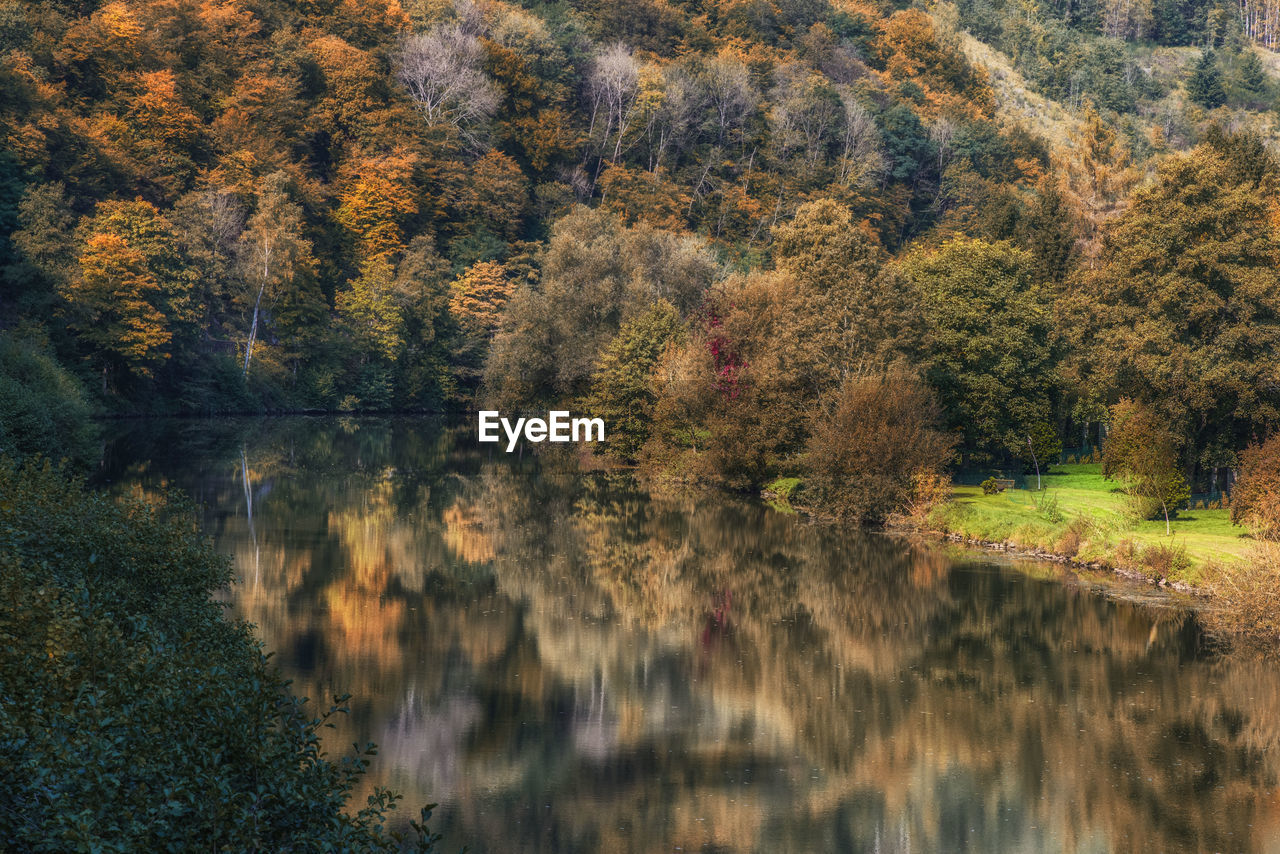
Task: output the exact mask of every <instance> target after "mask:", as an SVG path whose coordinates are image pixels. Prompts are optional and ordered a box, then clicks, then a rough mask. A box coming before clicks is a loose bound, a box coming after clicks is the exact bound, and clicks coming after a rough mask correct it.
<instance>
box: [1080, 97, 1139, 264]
mask: <svg viewBox="0 0 1280 854" xmlns="http://www.w3.org/2000/svg"><path fill="white" fill-rule="evenodd" d="M1137 180H1138V174H1137V171H1136V170H1135V169H1134V167H1133V163H1132V156H1131V152H1130V151H1129V147H1128V146H1127V145H1126V144H1125V143H1124V141H1123V140H1122V139H1121V138H1120V137H1119V136H1118V135H1117V134H1116V132H1115V130H1114V129H1113V128H1111V127H1110V126H1109V125H1108V123H1107V122H1105V121H1103V119H1102V117H1101V116H1100V115H1098V113H1097V111H1095V110H1094V109H1093V108H1092V107H1090V108H1089V109H1088V110H1086V111H1085V116H1084V123H1083V124H1082V126H1081V128H1080V130H1079V132H1078V133H1076V134H1075V135H1074V136H1073V138H1072V146H1071V156H1070V159H1069V160H1068V161H1067V164H1066V180H1065V182H1064V189H1065V190H1066V194H1067V197H1068V199H1069V200H1070V201H1071V202H1072V203H1073V204H1074V206H1075V207H1076V209H1077V210H1078V211H1079V212H1080V216H1081V218H1082V220H1083V225H1084V235H1083V239H1082V247H1081V248H1082V251H1083V254H1084V255H1085V257H1086V258H1090V259H1092V258H1096V257H1097V254H1098V252H1099V251H1101V242H1102V241H1101V237H1102V231H1103V228H1104V227H1105V226H1106V225H1107V223H1108V222H1110V221H1111V220H1112V219H1114V218H1115V217H1116V216H1118V215H1119V214H1120V213H1121V212H1122V211H1123V210H1124V208H1125V206H1126V205H1127V203H1128V197H1129V192H1130V190H1131V189H1132V188H1133V186H1134V184H1135V183H1137Z"/></svg>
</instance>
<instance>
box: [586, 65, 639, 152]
mask: <svg viewBox="0 0 1280 854" xmlns="http://www.w3.org/2000/svg"><path fill="white" fill-rule="evenodd" d="M587 90H588V92H589V93H590V96H591V131H590V132H591V133H592V134H593V135H594V133H595V128H596V122H597V121H598V120H599V118H600V113H601V111H603V112H604V128H603V132H602V133H601V135H600V141H601V149H602V151H603V150H604V149H606V148H608V144H609V140H610V138H613V137H614V136H615V134H616V142H615V143H614V146H613V158H612V159H613V162H615V163H616V162H617V161H618V158H619V157H620V156H621V155H622V140H623V138H624V137H625V136H626V134H627V131H628V130H629V128H630V125H631V120H632V119H633V118H634V114H635V108H636V95H637V93H638V92H639V90H640V63H639V62H637V61H636V58H635V57H634V56H632V55H631V48H629V47H627V46H626V45H625V44H623V43H622V42H617V43H615V44H614V45H612V46H611V47H609V48H606V49H605V50H604V51H603V52H602V53H601V54H600V55H599V56H597V57H596V59H595V62H593V63H592V64H591V72H590V74H589V75H588V78H587ZM601 156H603V154H602V155H601Z"/></svg>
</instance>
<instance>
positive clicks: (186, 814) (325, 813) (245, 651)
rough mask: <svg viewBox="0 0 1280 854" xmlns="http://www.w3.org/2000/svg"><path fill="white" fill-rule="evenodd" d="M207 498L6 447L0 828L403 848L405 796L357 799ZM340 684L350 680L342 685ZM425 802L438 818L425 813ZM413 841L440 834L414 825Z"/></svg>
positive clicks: (66, 838) (352, 762)
mask: <svg viewBox="0 0 1280 854" xmlns="http://www.w3.org/2000/svg"><path fill="white" fill-rule="evenodd" d="M230 578H231V571H230V566H229V564H228V562H227V561H226V560H225V559H224V558H222V557H220V556H219V555H217V554H216V553H215V552H214V551H213V550H212V548H211V547H210V546H209V544H208V543H207V542H206V541H205V540H203V539H202V538H201V537H200V536H199V534H198V533H197V531H196V528H195V526H194V524H193V514H192V513H191V512H190V508H189V507H187V506H184V505H182V504H170V503H164V502H159V501H142V500H138V499H134V500H123V501H117V500H114V499H112V498H110V497H107V496H105V495H101V494H95V493H91V492H86V491H84V490H83V488H82V486H81V485H80V484H79V483H77V482H75V481H71V480H68V479H67V478H65V477H64V476H63V475H62V474H61V473H60V472H58V471H56V470H54V469H53V468H52V467H51V466H49V465H47V464H46V465H43V466H37V465H35V464H34V463H28V464H26V465H23V466H21V467H19V466H17V465H15V464H13V463H11V462H6V461H3V460H0V650H2V652H0V691H3V696H4V703H3V704H2V705H0V749H3V751H4V754H5V756H6V761H5V763H4V764H3V766H0V768H2V769H3V770H0V838H3V839H4V840H5V842H6V844H7V845H12V846H14V847H15V849H16V850H24V851H69V850H86V851H88V850H92V851H104V852H106V851H186V850H197V849H199V850H208V851H303V850H306V851H331V850H332V851H339V850H341V851H394V850H400V848H401V845H402V843H403V842H406V841H404V840H400V839H399V838H398V837H397V836H396V835H394V834H391V833H388V832H387V831H386V830H385V829H384V820H385V818H386V816H387V813H388V811H389V810H390V809H392V808H393V806H394V802H395V799H396V798H395V796H394V795H391V794H390V793H388V792H385V791H378V792H376V793H375V795H373V796H372V797H371V798H370V799H369V802H368V804H367V806H366V807H365V808H364V809H362V810H360V811H358V812H354V813H348V812H347V811H346V806H347V801H348V799H349V797H350V796H351V794H352V791H353V789H354V787H355V784H356V782H357V781H358V779H359V777H360V775H361V774H362V773H363V772H364V770H365V768H366V765H367V762H368V760H367V757H368V756H369V755H371V754H372V752H373V750H372V746H370V747H369V748H367V749H366V750H365V751H364V752H362V753H361V754H359V755H356V756H354V757H349V758H345V759H342V760H341V761H338V762H334V761H330V760H329V759H328V758H326V757H325V755H324V754H323V753H322V752H321V749H320V741H319V729H320V727H321V726H323V725H324V721H325V718H327V717H328V716H329V715H331V714H334V713H336V712H337V711H339V710H338V709H337V708H332V709H330V710H329V712H328V713H326V714H323V715H320V716H319V717H316V716H314V715H313V714H312V713H311V712H310V711H309V710H308V709H307V708H306V706H305V705H304V702H305V701H303V700H301V699H299V698H296V697H294V696H292V695H291V694H290V693H289V692H288V689H287V685H286V684H285V683H284V682H283V681H282V680H281V679H280V677H279V676H278V675H277V673H276V672H275V670H274V668H273V667H271V666H270V665H269V663H268V659H267V657H266V656H265V655H264V654H263V652H262V650H261V648H260V646H259V645H258V644H257V642H256V641H255V640H254V638H253V635H252V633H251V631H250V627H248V626H246V625H244V624H240V623H232V622H229V621H227V620H225V619H223V615H222V609H221V606H219V605H218V604H216V603H215V602H213V601H212V600H211V599H210V598H209V594H210V593H211V592H212V591H214V590H216V589H218V588H219V587H223V586H225V585H226V584H227V583H228V582H229V581H230ZM338 699H339V702H340V701H341V700H342V699H343V698H338ZM425 817H426V812H425V811H424V815H423V819H424V821H425ZM413 826H414V833H415V837H416V838H415V839H414V840H412V841H410V842H409V844H411V845H413V846H414V847H415V848H416V849H417V850H419V851H427V850H430V849H431V847H432V844H433V842H434V841H435V840H434V839H433V837H432V836H431V834H429V833H428V832H427V831H426V829H425V828H424V827H422V826H421V825H417V824H414V825H413Z"/></svg>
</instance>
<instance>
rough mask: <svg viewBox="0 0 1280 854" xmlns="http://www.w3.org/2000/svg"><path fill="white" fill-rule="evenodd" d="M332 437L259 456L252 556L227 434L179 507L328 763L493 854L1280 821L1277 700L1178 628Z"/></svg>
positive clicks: (957, 570) (394, 442)
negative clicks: (357, 764) (196, 499)
mask: <svg viewBox="0 0 1280 854" xmlns="http://www.w3.org/2000/svg"><path fill="white" fill-rule="evenodd" d="M350 429H351V431H352V432H350V433H344V432H342V431H340V430H334V429H333V427H332V425H331V424H324V425H315V429H314V431H313V433H311V434H309V435H308V434H306V433H300V434H294V435H288V436H282V437H281V438H280V439H278V440H272V439H271V438H270V437H269V436H268V437H267V438H265V439H263V440H261V441H260V442H259V443H258V444H257V446H256V449H255V447H254V446H250V447H249V450H248V454H247V455H246V458H247V459H255V460H256V461H255V462H253V463H250V464H249V465H247V466H246V467H245V468H247V471H248V480H249V481H250V482H251V484H252V489H251V490H250V494H251V495H253V496H254V524H253V529H252V530H253V533H252V534H251V532H250V528H249V525H248V524H247V522H248V520H247V518H246V517H245V513H244V502H245V497H244V494H245V493H244V487H243V484H242V483H241V482H240V481H239V480H237V479H236V478H235V477H234V476H233V473H235V472H239V471H240V466H241V464H240V457H239V447H240V446H239V445H235V446H234V453H235V455H236V456H235V458H234V461H232V460H231V458H230V457H229V456H228V458H227V459H226V461H225V462H223V463H217V464H212V465H203V464H202V465H201V466H199V467H198V468H202V469H203V470H204V471H208V472H223V473H224V474H221V475H208V476H206V477H210V478H212V479H211V480H208V481H205V480H198V479H197V483H198V486H197V488H196V489H193V490H192V491H193V492H198V493H200V494H202V495H203V496H204V497H205V499H206V500H208V499H213V504H212V505H211V514H212V517H213V518H214V519H216V520H219V521H218V522H217V525H216V528H215V530H216V532H217V534H218V538H219V542H220V543H222V544H223V546H224V547H228V548H231V549H232V550H233V552H234V554H235V555H236V561H237V565H238V567H239V570H240V574H241V575H242V576H245V577H246V578H247V579H248V578H249V577H251V572H250V570H251V568H252V567H251V565H250V564H249V561H250V560H251V559H253V555H255V554H258V555H260V556H261V557H260V558H259V562H258V575H257V578H258V581H257V582H256V583H252V584H248V583H247V584H246V585H245V586H244V587H242V588H241V590H240V591H239V592H238V594H237V598H236V603H237V608H238V609H239V613H241V614H242V615H244V616H246V617H248V618H250V619H253V620H255V621H257V622H258V623H259V624H260V625H261V627H262V632H263V635H264V637H265V639H266V640H267V643H268V644H269V645H270V646H271V647H272V648H275V649H278V650H280V652H281V655H282V660H283V662H284V663H285V664H286V666H288V667H289V668H290V672H291V673H293V674H294V675H295V677H296V679H297V680H298V682H299V686H298V688H299V690H300V691H302V693H304V694H307V695H309V696H312V697H323V696H324V695H325V694H327V693H330V692H332V691H334V690H337V689H341V690H350V691H353V692H354V693H355V694H356V700H355V705H354V706H353V717H352V719H351V720H350V721H348V722H347V723H345V724H344V725H343V728H342V729H340V730H339V731H338V732H336V733H335V734H334V744H335V745H337V744H344V743H348V742H350V741H352V740H356V739H366V738H369V739H373V740H375V741H377V742H379V744H380V745H381V746H382V749H381V751H380V765H379V766H375V767H376V768H380V769H381V771H380V773H382V774H383V777H382V778H381V781H380V782H382V783H384V784H389V785H396V786H399V787H401V788H404V789H406V790H407V792H406V793H407V796H408V797H409V798H410V799H413V798H414V797H424V796H426V795H430V796H431V797H432V798H434V799H440V800H441V801H442V802H444V804H445V807H444V810H443V813H442V815H443V816H444V817H445V818H446V820H447V821H448V822H452V823H453V825H454V829H455V831H456V833H457V835H458V838H459V839H465V840H466V841H467V843H468V844H470V845H472V846H473V847H475V848H477V849H479V850H490V849H492V850H503V851H549V850H556V851H564V850H579V849H583V848H598V849H600V850H610V851H626V850H646V851H647V850H659V849H663V850H665V849H669V848H671V847H674V846H682V847H684V848H685V849H686V850H698V849H700V848H703V847H704V846H712V847H718V848H719V849H720V850H731V851H754V850H762V849H766V850H774V851H813V850H825V846H826V844H827V842H826V840H830V839H831V838H833V836H835V835H839V834H843V835H844V837H845V838H847V839H848V840H850V842H849V845H850V847H851V848H854V849H858V850H861V849H864V848H865V849H870V848H872V847H873V845H874V840H875V838H877V834H878V835H879V838H881V839H893V840H905V842H903V843H902V845H904V846H905V844H907V842H909V843H910V845H911V847H912V848H913V849H924V850H941V849H946V848H948V847H949V845H950V844H952V843H953V842H954V839H955V837H954V835H953V834H954V830H953V829H952V828H953V826H952V824H950V822H952V821H960V822H964V823H965V824H966V826H968V827H973V828H976V829H975V830H974V831H973V833H974V836H973V837H972V838H971V840H970V841H971V843H972V844H973V846H974V847H975V849H978V850H991V851H995V850H1011V849H1015V848H1023V849H1027V850H1042V849H1046V848H1051V849H1052V848H1058V847H1061V848H1063V849H1066V850H1077V849H1080V848H1084V847H1089V846H1095V847H1103V848H1106V849H1108V850H1115V851H1149V850H1226V849H1231V850H1235V849H1239V848H1242V847H1243V848H1249V847H1256V846H1262V845H1264V844H1265V843H1266V842H1267V840H1268V839H1270V838H1272V836H1273V835H1274V833H1275V832H1276V831H1277V830H1278V829H1280V827H1278V825H1280V810H1277V807H1276V805H1275V804H1274V803H1273V802H1272V801H1271V800H1269V799H1268V797H1267V796H1266V794H1265V793H1266V792H1267V791H1268V787H1270V786H1272V785H1274V782H1275V780H1276V776H1277V771H1278V770H1280V769H1277V767H1276V765H1275V762H1276V760H1275V759H1274V757H1275V755H1276V749H1277V747H1280V717H1277V716H1276V713H1275V710H1277V709H1280V678H1278V677H1277V674H1276V672H1275V670H1274V669H1273V668H1271V667H1268V666H1266V665H1263V664H1260V663H1250V662H1240V661H1235V660H1231V659H1214V658H1205V657H1202V656H1201V654H1200V653H1199V652H1198V651H1197V649H1196V647H1195V644H1196V643H1197V640H1196V638H1197V635H1196V630H1195V628H1194V625H1193V623H1192V621H1190V620H1188V619H1187V618H1186V617H1185V616H1183V615H1182V614H1180V613H1178V612H1176V611H1172V610H1167V609H1164V608H1160V607H1155V608H1153V607H1148V606H1145V605H1141V604H1138V603H1131V602H1126V601H1123V600H1121V599H1108V598H1103V597H1099V596H1097V595H1096V594H1094V593H1092V592H1090V591H1089V590H1087V589H1085V588H1084V587H1083V586H1075V585H1073V584H1071V583H1063V582H1062V581H1061V580H1060V579H1059V578H1058V577H1056V576H1055V575H1054V573H1053V571H1051V570H1028V571H1027V572H1022V573H1019V572H1011V571H1007V570H1001V569H998V568H995V567H991V566H989V565H967V564H964V563H962V562H957V561H956V560H955V559H953V558H950V557H947V556H946V555H944V554H943V553H941V552H939V551H936V550H934V549H932V548H928V547H924V546H918V545H913V544H911V543H909V542H906V541H903V540H900V539H896V538H892V537H888V536H858V535H850V534H848V533H846V532H842V531H839V530H836V529H834V528H831V527H828V526H820V525H809V524H804V523H803V522H799V521H797V520H796V519H794V518H792V517H785V516H782V515H780V514H776V513H773V512H770V511H768V510H766V509H763V508H761V507H759V506H757V505H755V504H752V503H747V502H738V501H734V500H732V499H726V498H722V497H718V498H716V499H715V500H714V501H712V500H708V499H707V497H706V496H705V495H703V496H696V497H692V498H689V497H656V496H653V497H651V496H647V495H644V494H641V493H638V492H636V491H635V490H634V489H633V488H632V487H630V486H628V485H626V484H625V483H623V484H619V483H615V482H612V481H611V480H609V479H607V478H604V477H594V476H593V477H591V478H589V479H587V478H584V477H583V475H582V474H581V473H580V472H578V471H577V470H576V469H574V468H572V467H570V466H571V465H572V464H571V463H570V462H568V461H567V458H566V460H565V461H560V462H557V461H555V460H551V459H543V460H542V461H541V464H540V465H541V468H540V470H538V471H535V470H533V469H531V468H529V467H523V466H520V465H518V464H514V463H512V461H508V460H506V459H505V458H504V459H501V460H498V461H495V462H491V463H484V464H481V462H480V461H479V460H478V459H477V458H476V457H475V456H474V455H473V454H472V453H471V452H468V451H465V450H461V449H460V450H458V451H457V452H456V456H455V457H453V458H452V460H451V461H450V462H444V461H443V459H444V458H442V457H439V453H440V451H439V449H440V448H441V447H442V445H441V444H440V442H432V441H416V440H415V441H414V442H412V443H410V442H408V441H407V438H408V436H409V435H412V431H411V430H408V429H407V428H396V429H386V430H384V429H382V428H379V427H377V426H376V425H365V424H363V423H361V422H351V425H350ZM447 441H448V440H447V437H446V438H445V439H442V440H441V442H444V443H445V444H444V445H443V447H448V445H447ZM227 450H228V451H230V450H232V449H231V448H228V449H227ZM188 464H190V463H189V462H188ZM189 471H190V470H189V469H181V468H180V469H178V470H176V471H169V470H166V468H165V467H164V466H163V465H161V464H159V463H155V464H153V467H152V468H151V469H149V470H148V471H147V472H146V477H147V479H149V480H154V479H157V478H161V477H164V476H166V475H167V476H168V477H169V478H170V479H171V480H172V481H174V482H175V483H177V484H179V485H181V484H183V483H184V478H192V477H193V476H192V475H190V474H188V473H185V472H189ZM286 475H287V476H286ZM218 478H222V479H221V480H218ZM219 483H220V484H223V485H222V486H221V487H217V486H215V484H219ZM268 484H270V488H267V485H268ZM255 537H256V544H255V540H254V538H255ZM1208 781H1213V782H1212V784H1209V783H1208ZM534 803H536V804H538V805H539V808H538V810H537V811H534V810H533V808H532V807H531V806H530V805H531V804H534ZM545 804H551V805H552V808H551V809H547V808H546V807H545ZM535 819H536V820H535ZM1242 829H1248V830H1242ZM1242 833H1247V834H1252V835H1251V836H1248V837H1247V838H1242V837H1241V835H1240V834H1242ZM1269 834H1270V835H1271V836H1269ZM548 839H554V840H556V842H555V843H554V845H553V844H552V843H549V842H547V840H548Z"/></svg>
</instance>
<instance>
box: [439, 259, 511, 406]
mask: <svg viewBox="0 0 1280 854" xmlns="http://www.w3.org/2000/svg"><path fill="white" fill-rule="evenodd" d="M515 286H516V283H515V281H514V280H513V279H512V277H511V275H510V274H509V273H508V271H507V269H506V268H505V267H504V266H503V265H502V264H499V263H497V262H495V261H479V262H477V263H475V264H472V265H471V266H470V267H468V268H467V270H466V272H464V273H463V274H462V275H461V276H459V277H458V279H457V280H456V281H455V282H454V283H453V284H452V285H451V286H450V287H449V314H450V315H451V316H452V317H453V319H454V321H455V322H456V323H457V324H458V329H459V332H460V335H459V336H458V338H457V340H456V342H455V347H454V354H453V360H454V362H455V364H456V365H457V366H458V372H459V377H460V379H461V380H462V381H463V383H464V384H466V385H474V383H475V380H476V379H477V378H478V376H479V372H480V368H481V365H482V364H483V361H484V356H485V351H486V349H487V347H488V344H489V341H490V339H491V338H492V337H493V334H494V333H495V332H496V331H497V329H498V325H499V323H500V322H501V320H502V316H503V309H505V308H506V305H507V303H508V301H510V299H511V295H512V293H513V292H514V291H515Z"/></svg>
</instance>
